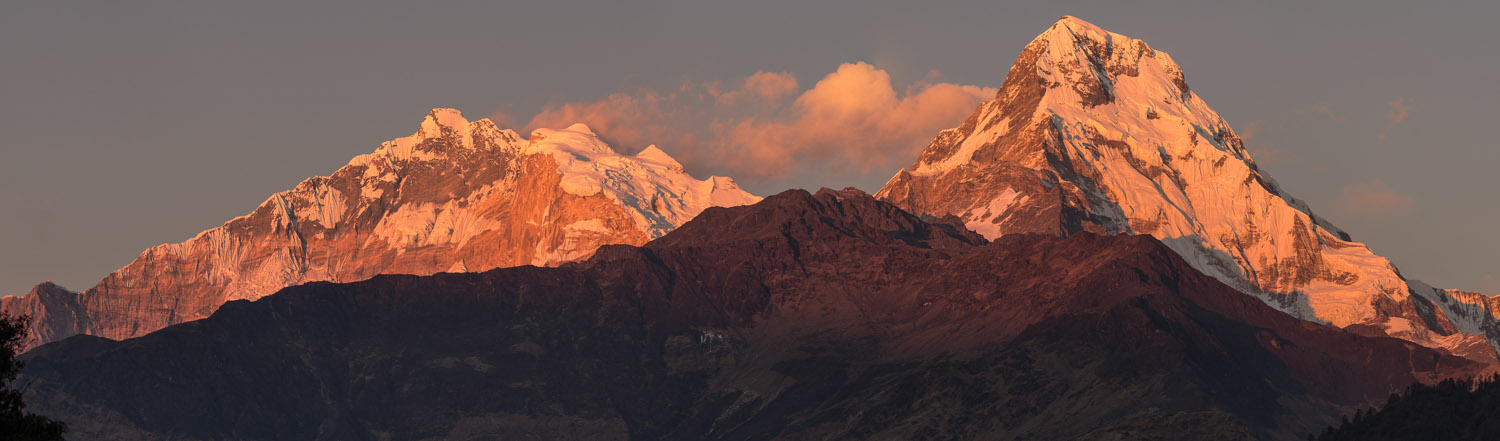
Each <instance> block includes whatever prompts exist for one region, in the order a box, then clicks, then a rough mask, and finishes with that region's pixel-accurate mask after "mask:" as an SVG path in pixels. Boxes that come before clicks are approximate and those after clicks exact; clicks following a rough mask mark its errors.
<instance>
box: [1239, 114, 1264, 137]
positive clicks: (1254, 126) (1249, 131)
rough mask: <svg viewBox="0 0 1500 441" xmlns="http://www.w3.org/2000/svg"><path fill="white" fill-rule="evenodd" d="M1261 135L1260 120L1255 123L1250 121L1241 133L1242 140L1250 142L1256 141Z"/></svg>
mask: <svg viewBox="0 0 1500 441" xmlns="http://www.w3.org/2000/svg"><path fill="white" fill-rule="evenodd" d="M1259 133H1260V120H1258V119H1257V120H1254V121H1250V122H1248V123H1245V129H1244V130H1242V131H1241V132H1240V139H1242V140H1245V141H1249V140H1252V139H1255V135H1256V134H1259Z"/></svg>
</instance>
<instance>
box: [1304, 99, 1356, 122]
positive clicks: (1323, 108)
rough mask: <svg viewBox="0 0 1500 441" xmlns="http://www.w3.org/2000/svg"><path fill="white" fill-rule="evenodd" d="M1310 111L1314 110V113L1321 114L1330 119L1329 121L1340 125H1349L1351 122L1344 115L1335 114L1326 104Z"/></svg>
mask: <svg viewBox="0 0 1500 441" xmlns="http://www.w3.org/2000/svg"><path fill="white" fill-rule="evenodd" d="M1309 110H1312V111H1313V112H1317V113H1321V114H1323V116H1326V117H1328V119H1330V120H1333V122H1336V123H1339V124H1347V123H1348V122H1349V118H1348V117H1345V116H1344V115H1341V114H1339V113H1338V112H1334V111H1333V109H1332V108H1329V107H1328V106H1327V105H1324V104H1317V105H1314V106H1312V107H1311V108H1309Z"/></svg>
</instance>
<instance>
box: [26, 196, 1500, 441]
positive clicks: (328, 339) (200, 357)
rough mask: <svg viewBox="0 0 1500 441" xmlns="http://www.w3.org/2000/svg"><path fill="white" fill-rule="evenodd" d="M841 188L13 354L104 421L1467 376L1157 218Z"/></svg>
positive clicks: (1125, 423)
mask: <svg viewBox="0 0 1500 441" xmlns="http://www.w3.org/2000/svg"><path fill="white" fill-rule="evenodd" d="M958 222H959V221H958V220H957V219H954V218H947V219H945V220H937V221H935V222H926V221H923V220H921V219H919V218H918V217H917V216H914V215H911V214H908V213H906V212H904V211H902V210H900V209H898V208H897V207H895V206H893V205H891V204H887V203H884V202H880V201H877V200H875V199H874V198H872V197H870V196H868V195H865V194H863V193H860V192H858V191H857V190H845V191H832V190H823V191H820V192H818V193H817V194H808V193H806V192H803V191H800V190H794V191H789V192H786V193H782V194H780V195H776V196H773V197H770V198H767V199H766V200H764V201H761V202H760V203H757V204H755V205H751V206H744V207H734V208H710V209H707V210H705V211H704V212H703V213H702V214H701V215H700V216H698V217H697V218H696V219H694V220H692V221H691V222H688V223H687V224H685V225H683V226H682V227H681V228H678V229H677V230H675V231H673V232H671V233H668V234H666V235H665V236H663V237H661V238H659V239H656V240H654V241H652V242H650V243H648V244H646V246H644V247H631V246H605V247H602V248H600V249H599V251H598V252H597V253H595V254H594V256H593V257H591V258H590V259H589V260H587V261H583V262H577V263H569V264H565V265H562V266H560V267H555V268H546V267H530V266H523V267H515V268H503V269H496V270H492V271H488V272H485V273H482V274H436V275H432V276H425V277H419V276H405V275H386V276H378V277H375V278H372V279H370V280H367V281H363V282H355V283H344V284H335V283H326V282H319V283H309V284H305V285H300V286H296V287H291V288H287V289H285V290H283V291H281V292H280V293H278V294H276V295H273V296H269V297H266V298H262V299H260V300H257V301H254V302H250V301H233V302H230V303H228V304H226V305H224V306H223V307H222V308H219V310H218V311H217V312H215V313H214V314H213V315H212V316H211V317H209V318H207V319H204V320H199V321H195V322H191V323H183V324H180V325H176V326H171V327H168V328H166V329H163V330H161V331H158V332H155V333H152V334H149V335H146V336H143V337H141V338H135V339H130V340H126V341H109V340H105V339H100V338H97V337H89V336H79V337H74V338H71V339H67V340H64V341H61V342H57V343H53V344H50V345H46V346H43V347H41V348H38V349H36V350H33V351H31V352H29V353H27V354H26V356H25V358H26V361H27V363H28V365H27V369H26V371H25V372H24V373H23V375H24V378H23V381H27V382H29V383H28V384H30V385H31V387H30V389H29V394H28V396H27V397H26V399H27V402H28V404H30V405H31V406H32V408H33V409H35V410H36V411H38V412H41V413H43V414H46V415H50V416H54V417H59V418H61V419H63V420H64V421H67V422H68V423H69V424H70V429H72V430H73V432H72V433H73V434H74V435H76V436H79V437H82V438H89V439H92V438H108V439H120V440H130V439H179V440H182V439H339V440H378V439H476V438H477V439H490V438H498V439H508V438H523V437H536V438H541V439H639V440H743V439H788V440H791V439H913V440H929V439H997V440H1006V439H1097V440H1117V439H1251V438H1252V437H1259V438H1261V439H1302V437H1303V436H1304V435H1305V434H1306V433H1310V432H1311V431H1313V430H1316V429H1320V428H1322V427H1325V426H1326V425H1327V424H1329V423H1330V422H1332V421H1334V420H1336V419H1337V418H1338V415H1339V414H1340V413H1341V412H1342V411H1346V410H1349V409H1352V408H1353V407H1354V406H1364V405H1368V404H1369V403H1372V402H1374V401H1377V400H1383V399H1384V398H1385V397H1386V396H1387V395H1388V394H1389V393H1390V392H1391V391H1394V390H1397V389H1400V388H1403V387H1405V386H1406V385H1408V384H1410V383H1411V382H1412V381H1431V380H1434V379H1437V378H1443V377H1447V376H1461V377H1469V376H1473V375H1475V374H1478V373H1481V371H1482V370H1483V369H1485V368H1486V367H1485V366H1484V365H1481V364H1480V363H1477V362H1474V361H1471V360H1468V359H1464V358H1461V357H1455V356H1451V355H1447V354H1444V353H1441V352H1438V351H1435V350H1432V349H1428V348H1424V347H1421V346H1418V345H1414V344H1411V343H1409V342H1405V341H1402V340H1398V339H1393V338H1385V337H1365V336H1360V335H1356V334H1352V333H1348V332H1345V331H1342V330H1339V329H1336V328H1333V327H1329V326H1325V325H1320V324H1315V323H1311V322H1307V321H1302V320H1298V319H1295V318H1293V317H1290V316H1287V315H1286V314H1283V313H1281V312H1279V311H1276V310H1274V309H1272V308H1271V307H1269V306H1267V305H1265V304H1263V303H1262V302H1260V301H1258V300H1255V299H1253V298H1251V297H1248V296H1245V295H1243V294H1242V293H1240V292H1238V291H1236V290H1234V289H1232V288H1230V287H1228V286H1225V285H1224V284H1222V283H1220V282H1219V281H1217V280H1216V279H1214V278H1211V277H1207V276H1204V275H1203V274H1201V273H1199V272H1197V271H1195V270H1194V269H1193V268H1192V266H1191V265H1189V264H1188V263H1187V262H1186V261H1184V260H1183V259H1182V258H1181V257H1179V256H1178V255H1177V254H1176V253H1174V252H1172V251H1171V250H1170V249H1169V248H1167V247H1166V246H1164V245H1162V244H1161V243H1160V242H1158V241H1157V240H1156V239H1154V238H1151V237H1149V236H1098V235H1094V234H1089V233H1080V234H1073V235H1070V236H1068V237H1058V236H1057V235H1020V234H1017V235H1006V236H1005V237H1002V238H1001V239H999V240H998V241H996V242H993V243H989V242H987V241H985V240H984V239H983V238H981V237H980V236H978V235H977V234H975V233H973V232H970V231H967V230H965V229H963V228H961V227H959V226H958V225H957V223H958Z"/></svg>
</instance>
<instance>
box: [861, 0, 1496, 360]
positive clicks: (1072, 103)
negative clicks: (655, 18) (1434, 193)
mask: <svg viewBox="0 0 1500 441" xmlns="http://www.w3.org/2000/svg"><path fill="white" fill-rule="evenodd" d="M877 196H878V197H880V198H883V199H885V200H888V201H891V202H893V203H895V204H896V205H899V206H901V207H902V208H904V209H907V210H910V211H912V212H914V213H922V214H931V215H938V216H941V215H954V216H957V217H959V218H960V219H962V220H963V221H964V223H965V224H966V225H968V227H969V228H972V229H974V230H975V231H978V232H980V233H981V234H984V235H985V236H986V237H989V238H992V239H993V238H997V237H1001V236H1003V235H1007V234H1015V233H1045V234H1054V235H1068V234H1074V233H1078V232H1085V231H1086V232H1093V233H1101V234H1149V235H1151V236H1154V237H1156V238H1158V239H1160V240H1161V241H1162V242H1163V243H1165V244H1167V246H1168V247H1171V248H1172V249H1173V250H1174V251H1176V252H1177V253H1178V254H1180V255H1181V256H1182V257H1183V258H1185V259H1186V260H1187V261H1188V262H1189V263H1190V264H1192V266H1193V268H1195V269H1197V270H1199V271H1201V272H1203V273H1205V274H1208V275H1210V276H1213V277H1215V278H1217V279H1219V280H1220V281H1222V282H1224V283H1225V284H1228V285H1229V286H1232V287H1234V288H1236V289H1238V290H1240V291H1242V292H1245V293H1248V294H1250V295H1253V296H1255V297H1256V298H1259V299H1261V300H1262V301H1265V302H1266V303H1267V304H1269V305H1271V306H1273V307H1275V308H1277V309H1279V310H1282V311H1285V312H1287V313H1288V314H1291V315H1293V316H1295V317H1299V318H1303V319H1306V320H1312V321H1318V322H1323V323H1331V324H1333V325H1335V326H1341V327H1343V326H1351V325H1359V326H1361V327H1362V329H1365V330H1367V331H1373V332H1383V333H1387V334H1390V335H1393V336H1398V337H1401V338H1404V339H1408V340H1411V341H1413V342H1418V343H1421V344H1424V345H1428V346H1434V347H1443V348H1448V349H1450V350H1452V351H1454V352H1456V353H1462V354H1464V355H1468V356H1471V357H1474V358H1476V359H1483V360H1489V361H1494V360H1495V349H1494V347H1491V346H1490V345H1488V344H1486V343H1485V340H1484V336H1489V337H1490V339H1491V341H1495V340H1494V339H1495V338H1497V337H1500V332H1497V331H1500V326H1497V325H1495V323H1496V321H1495V320H1494V319H1493V317H1494V315H1493V313H1491V312H1490V311H1492V309H1489V308H1488V307H1487V306H1484V305H1486V303H1484V301H1481V300H1477V299H1470V300H1463V299H1465V298H1467V297H1462V296H1454V295H1451V294H1449V293H1448V292H1446V291H1443V290H1436V289H1432V288H1430V287H1427V286H1426V285H1424V284H1420V283H1408V281H1407V280H1405V279H1404V278H1403V277H1402V276H1401V275H1400V273H1398V272H1397V270H1396V268H1395V267H1394V266H1393V265H1392V264H1391V263H1390V262H1389V261H1388V260H1386V259H1385V258H1382V257H1380V256H1378V255H1375V254H1374V253H1373V252H1371V251H1370V249H1369V248H1368V247H1366V246H1365V245H1364V244H1361V243H1358V242H1354V241H1352V240H1351V238H1350V237H1349V235H1348V234H1347V233H1345V232H1344V231H1343V230H1340V229H1339V228H1338V227H1336V226H1334V225H1333V224H1332V223H1330V222H1329V221H1328V220H1327V219H1325V218H1322V217H1320V216H1318V215H1316V214H1314V212H1313V211H1312V209H1311V208H1309V207H1308V205H1307V204H1306V203H1305V202H1303V201H1301V200H1299V199H1297V198H1295V197H1292V196H1291V194H1289V193H1287V192H1286V191H1285V190H1283V189H1282V188H1281V187H1280V186H1278V185H1277V184H1276V181H1275V180H1273V179H1271V177H1270V176H1269V175H1267V174H1266V173H1264V172H1263V171H1262V170H1260V168H1259V167H1257V166H1256V164H1255V161H1254V160H1253V159H1251V158H1250V155H1249V153H1248V152H1247V151H1246V150H1245V147H1244V145H1243V142H1241V140H1240V138H1238V137H1237V136H1235V134H1234V131H1233V130H1231V129H1230V127H1229V124H1228V123H1227V122H1225V121H1224V119H1223V118H1221V117H1219V115H1218V114H1217V113H1215V112H1214V111H1213V110H1212V109H1210V108H1209V107H1208V105H1207V104H1205V103H1204V102H1203V100H1201V99H1199V97H1198V96H1197V95H1196V94H1194V93H1193V91H1192V90H1191V89H1189V88H1188V85H1187V82H1186V80H1185V79H1184V76H1183V72H1182V69H1181V68H1180V67H1178V65H1177V64H1176V63H1175V62H1173V61H1172V58H1171V57H1170V56H1168V55H1167V54H1166V53H1165V52H1161V51H1157V50H1154V49H1152V48H1151V47H1150V46H1148V45H1147V44H1146V43H1145V42H1144V41H1141V40H1136V39H1131V38H1129V37H1125V36H1123V35H1120V34H1115V33H1111V32H1109V31H1106V30H1104V29H1101V28H1099V27H1097V26H1095V25H1093V24H1090V23H1088V22H1085V21H1083V20H1079V19H1077V18H1073V17H1063V19H1062V20H1060V21H1058V22H1057V23H1056V24H1054V25H1052V27H1051V28H1049V29H1048V30H1047V31H1046V32H1043V33H1042V34H1041V35H1040V36H1038V37H1037V38H1036V39H1035V40H1032V41H1031V43H1030V44H1028V45H1026V48H1025V49H1024V50H1023V51H1022V52H1021V55H1020V56H1019V57H1017V59H1016V62H1015V64H1014V65H1013V66H1012V67H1011V69H1010V72H1009V73H1008V74H1007V75H1006V77H1005V82H1004V84H1003V85H1002V87H1001V89H1000V91H999V93H998V94H997V95H996V97H995V99H994V100H992V101H989V102H986V103H984V104H982V105H981V106H980V107H979V109H977V110H976V111H975V112H974V114H973V115H972V116H970V117H969V119H968V120H967V121H965V122H964V123H963V125H961V126H959V127H957V128H953V129H949V130H945V131H943V132H941V133H939V134H938V136H937V137H936V138H935V139H933V140H932V142H931V143H930V144H929V145H928V146H927V147H926V149H925V150H924V151H923V152H922V155H921V157H920V158H918V159H917V161H916V163H915V164H913V165H912V166H911V167H910V168H908V169H905V170H901V171H900V172H898V173H897V174H896V175H895V176H894V177H893V178H891V180H890V181H889V182H887V183H886V185H885V187H884V188H882V189H881V190H880V191H879V193H878V194H877Z"/></svg>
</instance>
